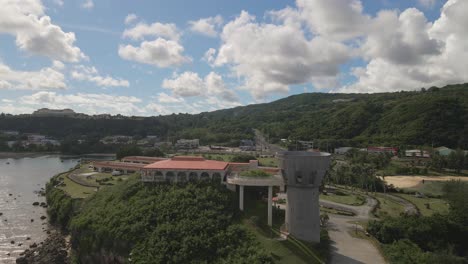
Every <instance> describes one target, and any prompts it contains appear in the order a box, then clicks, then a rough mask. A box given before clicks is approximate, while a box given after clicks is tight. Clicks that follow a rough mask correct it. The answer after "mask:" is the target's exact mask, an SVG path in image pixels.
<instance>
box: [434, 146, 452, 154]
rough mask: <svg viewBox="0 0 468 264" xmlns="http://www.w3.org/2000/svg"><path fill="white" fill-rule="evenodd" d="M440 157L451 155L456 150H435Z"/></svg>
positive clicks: (440, 148)
mask: <svg viewBox="0 0 468 264" xmlns="http://www.w3.org/2000/svg"><path fill="white" fill-rule="evenodd" d="M434 150H435V151H436V152H437V153H439V155H441V156H448V155H450V153H452V152H454V151H455V150H453V149H450V148H447V147H438V148H435V149H434Z"/></svg>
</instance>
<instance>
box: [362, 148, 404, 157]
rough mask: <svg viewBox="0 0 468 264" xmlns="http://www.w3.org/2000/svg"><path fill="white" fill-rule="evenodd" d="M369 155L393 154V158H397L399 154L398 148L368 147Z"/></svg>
mask: <svg viewBox="0 0 468 264" xmlns="http://www.w3.org/2000/svg"><path fill="white" fill-rule="evenodd" d="M367 152H368V153H389V154H392V155H393V156H396V155H397V154H398V148H392V147H368V148H367Z"/></svg>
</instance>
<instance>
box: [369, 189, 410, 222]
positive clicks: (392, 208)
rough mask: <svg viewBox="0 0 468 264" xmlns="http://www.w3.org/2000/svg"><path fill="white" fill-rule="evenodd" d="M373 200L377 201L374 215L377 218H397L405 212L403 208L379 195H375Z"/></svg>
mask: <svg viewBox="0 0 468 264" xmlns="http://www.w3.org/2000/svg"><path fill="white" fill-rule="evenodd" d="M375 198H377V200H378V201H379V206H378V208H377V210H376V212H375V215H376V216H377V217H379V218H381V217H385V216H392V217H398V216H400V214H401V213H404V212H405V207H404V206H403V205H402V204H400V203H398V202H396V201H394V200H392V199H389V198H387V197H384V196H383V195H379V194H376V196H375Z"/></svg>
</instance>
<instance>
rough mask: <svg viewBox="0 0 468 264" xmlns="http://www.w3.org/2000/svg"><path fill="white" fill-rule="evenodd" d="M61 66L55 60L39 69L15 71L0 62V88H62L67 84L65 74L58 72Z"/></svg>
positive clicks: (61, 64)
mask: <svg viewBox="0 0 468 264" xmlns="http://www.w3.org/2000/svg"><path fill="white" fill-rule="evenodd" d="M63 67H64V65H63V63H61V62H58V61H56V62H54V63H53V66H52V67H46V68H42V69H40V70H39V71H16V70H13V69H11V68H10V67H9V66H7V65H5V64H1V63H0V89H12V90H44V89H64V88H66V86H67V85H66V83H65V76H64V75H63V74H62V72H60V70H62V69H63Z"/></svg>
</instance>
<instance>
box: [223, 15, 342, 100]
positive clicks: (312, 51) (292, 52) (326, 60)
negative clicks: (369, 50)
mask: <svg viewBox="0 0 468 264" xmlns="http://www.w3.org/2000/svg"><path fill="white" fill-rule="evenodd" d="M221 39H222V45H221V47H220V48H219V51H218V55H217V57H216V60H215V65H216V66H222V65H232V71H233V73H234V74H235V75H236V76H239V77H240V78H243V79H244V81H245V83H244V85H243V88H244V89H247V90H249V91H250V93H251V94H252V95H253V97H254V98H255V99H263V98H265V97H267V96H268V95H270V94H272V93H287V92H288V91H289V85H294V84H303V83H307V82H312V83H314V82H315V81H318V80H321V81H320V82H317V84H323V81H322V80H323V79H334V78H336V76H337V75H338V73H339V66H340V65H341V64H342V63H344V62H346V61H347V60H348V59H349V58H350V49H349V48H348V47H347V46H346V45H344V44H343V43H340V42H337V41H331V40H329V39H326V38H324V37H320V36H317V37H314V38H312V39H308V38H306V36H305V34H304V32H303V30H302V28H301V27H300V25H298V24H295V23H283V24H260V23H257V22H256V21H255V17H253V16H251V15H250V14H249V13H247V12H245V11H243V12H242V13H241V14H240V15H239V16H238V17H237V18H236V19H235V20H233V21H231V22H229V23H227V24H226V25H225V26H224V29H223V32H222V34H221Z"/></svg>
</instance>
